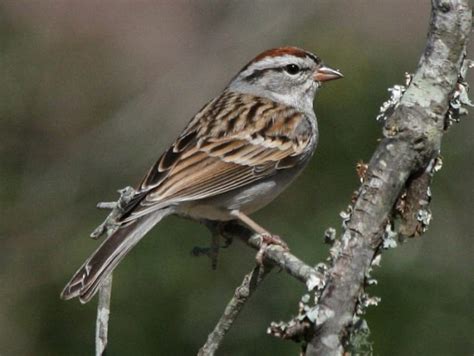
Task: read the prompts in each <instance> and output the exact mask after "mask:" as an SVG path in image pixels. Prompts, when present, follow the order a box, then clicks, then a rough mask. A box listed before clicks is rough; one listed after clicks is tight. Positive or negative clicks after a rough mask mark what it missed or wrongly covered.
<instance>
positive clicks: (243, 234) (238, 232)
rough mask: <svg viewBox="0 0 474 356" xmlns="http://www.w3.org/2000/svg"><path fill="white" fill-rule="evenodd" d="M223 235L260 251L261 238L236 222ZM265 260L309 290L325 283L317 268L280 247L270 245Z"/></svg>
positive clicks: (226, 227)
mask: <svg viewBox="0 0 474 356" xmlns="http://www.w3.org/2000/svg"><path fill="white" fill-rule="evenodd" d="M221 233H222V234H224V235H225V236H226V237H231V238H238V239H240V240H242V241H244V242H245V243H247V244H248V245H249V246H251V247H252V248H254V249H256V250H259V249H260V247H261V241H262V239H261V237H260V235H259V234H257V233H254V232H252V231H251V230H249V229H248V228H246V227H245V226H243V225H240V224H238V223H236V222H233V221H232V222H228V223H226V224H224V225H223V226H222V227H221ZM263 260H264V262H265V263H266V264H269V265H273V266H276V267H279V268H281V269H282V270H284V271H285V272H287V273H288V274H289V275H290V276H293V277H294V278H296V279H297V280H299V281H300V282H303V283H305V284H306V286H307V287H308V289H309V290H312V289H313V288H314V287H315V286H319V285H321V284H323V283H324V278H325V277H324V275H323V274H322V273H320V272H318V271H317V270H316V269H315V268H313V267H311V266H309V265H307V264H306V263H304V262H303V261H301V260H300V259H299V258H298V257H296V256H295V255H293V254H292V253H290V252H289V251H287V250H285V249H284V248H283V247H282V246H279V245H270V246H269V247H268V248H266V249H265V254H264V256H263Z"/></svg>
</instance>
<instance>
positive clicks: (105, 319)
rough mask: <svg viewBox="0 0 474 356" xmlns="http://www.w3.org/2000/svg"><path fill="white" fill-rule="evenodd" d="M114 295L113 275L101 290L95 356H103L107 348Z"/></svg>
mask: <svg viewBox="0 0 474 356" xmlns="http://www.w3.org/2000/svg"><path fill="white" fill-rule="evenodd" d="M111 294H112V274H110V275H109V276H107V277H106V278H105V279H104V282H103V283H102V286H101V287H100V289H99V301H98V303H97V319H96V324H95V327H96V329H95V355H96V356H103V355H104V354H105V350H106V348H107V331H108V329H109V315H110V297H111Z"/></svg>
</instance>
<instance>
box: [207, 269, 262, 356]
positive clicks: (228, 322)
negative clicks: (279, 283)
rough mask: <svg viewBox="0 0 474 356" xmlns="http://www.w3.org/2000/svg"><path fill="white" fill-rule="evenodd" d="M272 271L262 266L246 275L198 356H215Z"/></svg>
mask: <svg viewBox="0 0 474 356" xmlns="http://www.w3.org/2000/svg"><path fill="white" fill-rule="evenodd" d="M270 270H271V267H270V268H265V269H263V268H261V267H260V266H256V267H255V268H254V269H253V270H252V271H251V272H250V273H248V274H247V275H245V277H244V280H243V281H242V284H241V285H240V286H238V287H237V289H236V290H235V293H234V296H233V297H232V299H231V300H230V301H229V303H228V304H227V306H226V308H225V310H224V313H223V314H222V316H221V318H220V319H219V321H218V322H217V325H216V326H215V328H214V330H213V331H212V332H211V333H210V334H209V336H208V337H207V341H206V343H205V344H204V346H203V347H201V349H200V350H199V352H198V356H212V355H214V353H215V352H216V351H217V348H218V347H219V346H220V344H221V342H222V341H223V339H224V336H225V334H226V333H227V332H228V331H229V329H230V328H231V326H232V325H233V323H234V321H235V319H236V318H237V316H238V315H239V314H240V312H241V311H242V309H243V307H244V305H245V303H246V302H247V301H248V300H249V298H250V297H251V296H252V294H253V292H254V291H255V290H256V289H257V286H258V285H259V284H260V282H262V280H263V278H264V277H265V276H266V275H267V274H268V273H269V272H270Z"/></svg>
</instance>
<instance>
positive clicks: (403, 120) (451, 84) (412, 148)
mask: <svg viewBox="0 0 474 356" xmlns="http://www.w3.org/2000/svg"><path fill="white" fill-rule="evenodd" d="M471 16H472V11H471V9H470V7H469V5H468V1H467V0H433V1H432V13H431V22H430V29H429V36H428V40H427V45H426V48H425V52H424V54H423V56H422V57H421V59H420V62H419V64H418V68H417V71H416V73H415V75H414V77H413V79H412V81H411V83H410V85H409V87H408V88H407V90H406V92H405V93H404V94H403V96H402V98H401V100H400V102H399V103H398V105H397V106H396V107H395V110H394V111H393V113H392V114H391V115H390V116H389V117H388V118H387V119H386V121H385V127H384V136H385V137H384V138H383V140H382V141H381V143H380V144H379V146H378V147H377V149H376V151H375V153H374V155H373V156H372V159H371V161H370V163H369V166H368V170H367V173H366V178H365V180H364V182H363V184H362V185H361V187H360V188H359V191H358V196H357V200H356V201H355V203H354V205H353V210H352V215H351V216H350V219H349V221H348V222H347V227H346V229H345V231H344V233H343V235H342V237H341V242H342V244H341V251H340V254H339V255H338V257H337V258H336V259H335V260H334V262H333V265H332V267H331V268H330V270H329V279H328V281H327V284H326V287H325V289H324V291H323V293H322V295H321V298H320V300H319V304H320V305H322V306H324V307H325V308H327V309H328V310H331V311H332V312H333V314H332V317H331V318H329V319H327V320H326V321H325V322H324V323H322V325H315V326H314V334H313V336H312V338H311V339H310V340H309V344H308V347H307V350H306V355H307V356H309V355H311V356H313V355H342V354H343V352H344V349H345V347H346V346H347V343H346V342H347V340H348V336H349V334H350V330H349V328H350V326H351V324H352V321H353V315H354V313H355V310H356V306H357V300H358V299H359V298H360V296H361V295H362V293H363V289H364V280H365V277H366V275H367V273H368V271H369V269H370V266H371V263H372V260H373V259H374V256H375V255H376V253H377V251H378V249H379V247H380V246H381V244H382V242H383V236H384V231H385V226H386V225H387V222H388V221H389V219H390V218H391V215H392V212H393V208H394V205H395V202H396V201H397V199H398V197H399V196H400V195H401V193H402V192H403V190H404V188H405V186H406V184H407V181H408V180H409V179H410V178H411V177H412V176H414V175H416V174H421V173H422V172H424V171H425V170H426V169H427V167H428V166H429V163H430V162H431V161H432V160H433V159H434V158H435V157H436V156H437V155H438V153H439V150H440V145H441V138H442V136H443V133H444V128H445V116H446V114H447V111H448V105H449V100H450V96H451V94H452V93H453V91H454V90H455V86H456V84H457V81H458V75H459V73H460V68H461V64H462V60H463V55H464V51H465V46H466V43H467V39H468V36H469V34H470V31H471Z"/></svg>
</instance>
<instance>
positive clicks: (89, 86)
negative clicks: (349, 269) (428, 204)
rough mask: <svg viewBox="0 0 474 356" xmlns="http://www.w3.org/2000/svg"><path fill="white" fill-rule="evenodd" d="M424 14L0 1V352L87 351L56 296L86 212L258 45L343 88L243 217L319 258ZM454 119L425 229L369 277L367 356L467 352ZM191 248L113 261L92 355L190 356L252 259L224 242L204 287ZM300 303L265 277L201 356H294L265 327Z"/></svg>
mask: <svg viewBox="0 0 474 356" xmlns="http://www.w3.org/2000/svg"><path fill="white" fill-rule="evenodd" d="M429 13H430V8H429V2H428V1H415V2H414V1H410V0H402V1H397V2H396V3H394V2H393V1H388V0H386V1H371V2H369V1H355V2H354V1H329V0H326V1H317V2H316V1H313V2H310V1H292V2H289V1H276V0H275V1H258V2H251V1H226V2H219V1H215V0H214V1H201V2H198V1H194V2H191V1H174V2H171V1H170V2H165V1H161V2H157V1H132V0H129V1H126V0H123V1H118V2H111V1H93V0H84V1H53V0H51V1H48V0H42V1H13V0H12V1H8V0H6V1H5V0H4V1H2V2H1V3H0V77H1V85H0V98H1V100H0V130H1V131H0V132H1V140H0V159H1V166H0V181H1V184H0V210H1V217H0V219H1V220H0V240H1V241H0V243H1V245H0V246H1V249H0V330H1V333H0V353H1V354H2V355H85V354H91V353H92V350H93V341H94V323H95V308H96V305H95V301H94V302H92V303H89V304H87V305H80V304H79V302H77V301H70V302H64V301H61V300H59V292H60V291H61V289H62V288H63V286H64V284H65V283H66V282H67V280H68V279H69V278H70V277H71V275H72V273H73V272H74V271H75V270H76V269H77V268H78V267H79V266H80V265H81V264H82V262H83V261H84V259H85V258H86V257H87V256H88V255H89V254H90V253H91V252H92V251H93V250H94V249H95V248H96V246H97V242H96V241H93V240H92V239H90V238H88V235H89V233H90V232H91V231H92V230H93V228H95V227H96V226H97V225H98V224H99V223H100V222H101V221H102V220H103V218H104V217H105V215H106V212H103V211H99V210H96V209H95V204H96V203H97V202H98V201H110V200H116V199H117V197H118V195H117V194H116V190H117V189H119V188H121V187H124V186H126V185H135V184H136V183H137V182H138V181H139V180H140V179H141V177H142V175H143V174H144V173H145V172H146V170H148V168H149V166H150V165H151V164H152V163H153V162H154V160H155V159H156V158H157V157H158V156H159V155H160V153H161V152H162V150H163V149H164V148H165V147H166V146H167V145H168V144H170V143H171V142H172V140H173V139H174V138H175V137H176V135H177V134H178V133H179V131H180V130H181V129H182V128H183V126H184V125H185V124H186V122H187V121H188V120H189V119H190V118H191V117H192V116H193V114H194V113H195V112H196V111H197V110H198V109H199V108H200V107H201V106H202V105H203V104H204V103H205V102H206V101H208V100H209V99H211V98H212V97H214V96H215V95H217V94H218V93H219V92H220V91H221V90H222V89H223V87H224V86H225V85H226V84H227V82H228V81H229V80H230V78H231V77H232V76H233V75H234V74H235V73H236V72H237V71H238V70H240V68H241V67H242V66H243V65H244V64H245V63H246V62H247V61H249V60H250V59H252V58H253V57H254V56H255V55H256V54H257V53H259V52H261V51H262V50H265V49H267V48H271V47H275V46H281V45H296V46H301V47H304V48H306V49H308V50H310V51H314V52H316V53H317V54H318V55H320V56H321V57H322V58H323V59H324V60H325V62H326V63H327V64H329V65H330V66H333V67H335V68H340V69H341V70H342V72H343V73H344V75H345V79H344V80H342V81H337V82H334V83H330V84H329V85H326V86H325V87H324V90H321V91H320V92H319V96H318V100H317V101H318V102H317V107H316V113H317V116H318V118H319V125H320V132H321V139H320V146H319V149H318V151H317V153H316V155H315V157H314V159H313V160H312V163H311V164H310V166H309V167H308V168H307V169H306V171H305V172H304V174H303V175H302V176H301V177H300V178H299V179H298V180H297V181H296V182H295V183H294V184H293V185H292V186H291V187H290V188H289V189H288V190H287V191H286V192H285V193H284V194H282V196H281V197H279V198H278V199H277V200H276V201H275V202H273V203H272V204H271V205H270V206H268V207H267V208H266V209H264V210H263V211H260V212H259V213H257V214H255V216H254V218H255V219H256V220H257V221H258V222H260V223H261V224H262V225H263V226H265V227H266V228H268V229H269V230H270V231H272V232H274V233H276V234H278V235H280V236H282V237H283V238H284V239H285V240H286V241H288V242H289V244H290V247H291V249H292V251H293V252H294V253H295V254H296V255H297V256H299V257H301V258H302V259H303V260H305V261H307V262H308V263H311V264H315V263H317V262H321V261H323V260H324V259H325V258H326V256H327V254H328V247H327V246H326V245H324V244H323V242H322V240H323V233H324V230H325V229H326V228H328V227H330V226H333V227H336V228H338V231H340V224H341V220H340V218H339V215H338V214H339V212H340V211H341V210H343V209H345V208H346V206H347V204H348V202H349V199H350V196H351V194H352V191H353V190H354V189H356V188H357V186H358V184H359V183H358V179H357V177H356V174H355V165H356V163H357V162H358V161H359V160H364V161H368V160H369V158H370V155H371V153H372V152H373V150H374V148H375V147H376V145H377V139H378V138H379V137H380V135H381V134H380V131H381V127H380V125H379V124H378V123H377V122H376V121H375V116H376V114H377V112H378V108H379V106H380V104H381V103H382V102H383V101H384V100H385V99H386V98H387V96H388V92H387V88H388V87H390V86H392V85H394V84H397V83H403V80H404V79H403V78H404V73H405V71H408V72H412V71H414V70H415V68H416V64H417V62H418V59H419V56H420V54H421V52H422V50H423V48H424V43H425V38H426V33H427V27H428V20H429ZM471 48H472V46H471ZM470 53H471V54H470V56H471V58H472V57H473V56H474V53H473V51H472V50H471V52H470ZM472 79H473V76H472V73H471V75H470V77H469V80H470V81H471V83H472ZM473 113H474V110H471V114H470V116H469V117H465V118H464V120H463V121H462V123H461V124H460V125H455V126H453V127H452V128H451V129H450V130H449V132H448V133H447V135H446V136H445V139H444V143H443V144H444V147H443V152H442V155H443V157H444V167H443V169H442V170H441V172H439V173H438V174H437V175H436V176H435V180H434V185H433V187H432V191H433V203H432V210H433V213H434V220H433V222H432V224H431V227H430V230H429V231H428V233H426V234H425V235H424V236H423V237H422V238H417V239H413V240H410V241H408V242H407V243H405V244H403V245H401V246H399V247H398V248H396V249H395V250H390V251H388V252H386V253H385V254H384V255H383V259H382V268H380V269H378V270H377V271H376V272H375V276H376V277H377V279H378V280H379V285H378V286H376V287H372V288H370V290H369V292H370V293H371V294H372V295H377V296H380V297H381V298H382V302H381V304H380V306H378V307H376V308H370V309H369V310H368V313H367V320H368V323H369V326H370V328H371V330H372V334H371V341H372V342H374V346H373V348H374V354H376V355H420V354H423V355H467V354H472V352H473V350H474V339H473V338H472V335H473V334H472V332H473V329H474V308H473V307H472V301H473V300H474V275H473V270H472V262H473V257H474V248H473V246H474V244H473V242H472V241H473V238H474V233H473V228H474V224H473V218H472V214H473V211H474V209H473V208H474V188H473V184H472V183H473V178H474V154H473V153H474V140H473V137H472V133H473V132H474V122H473ZM208 242H209V233H208V232H207V230H206V229H205V228H204V227H202V226H200V225H198V224H196V223H193V222H191V221H187V220H183V219H179V218H175V217H171V218H168V219H166V220H165V221H164V222H163V223H161V224H160V225H159V226H158V227H156V228H155V229H154V230H153V232H152V233H151V234H150V235H149V237H147V238H146V239H145V240H144V241H142V242H141V243H140V244H139V245H138V246H137V248H136V249H135V250H134V251H132V253H130V255H129V256H128V257H127V258H126V259H125V260H124V262H123V263H122V264H121V265H120V267H119V268H118V269H117V271H116V273H115V276H114V290H113V297H112V315H111V323H110V346H109V354H110V355H173V354H179V355H192V354H195V353H196V351H197V350H198V348H199V347H200V346H201V345H202V344H203V343H204V341H205V339H206V336H207V334H208V332H209V331H210V330H211V329H212V327H213V326H214V324H215V322H216V321H217V319H218V318H219V316H220V315H221V313H222V311H223V308H224V306H225V304H226V303H227V301H228V300H229V298H230V297H231V295H232V294H233V291H234V289H235V287H236V286H237V285H238V284H239V283H240V282H241V280H242V278H243V275H244V274H245V273H247V272H248V271H249V270H250V269H251V268H252V266H253V264H254V256H255V252H254V251H252V250H250V249H249V248H247V247H246V246H243V245H242V244H241V243H240V242H235V243H234V244H233V245H232V247H230V248H228V249H227V250H224V251H222V253H221V255H220V260H219V268H218V269H217V270H216V271H213V270H211V268H210V261H209V260H208V259H207V258H205V257H200V258H193V257H191V256H190V250H191V249H192V248H193V247H194V246H196V245H197V246H205V245H206V244H208ZM303 293H304V288H303V286H302V285H301V284H300V283H298V282H296V281H294V280H293V279H292V278H290V277H288V276H287V275H286V274H285V273H272V275H271V276H270V277H268V279H267V280H266V281H265V282H264V284H263V285H262V288H260V289H259V290H258V291H257V293H256V294H255V295H254V297H253V298H252V301H251V303H249V305H247V306H246V308H245V310H244V311H243V313H242V314H241V316H240V318H239V320H238V322H237V323H236V325H235V327H234V328H233V329H232V330H231V332H230V333H229V335H228V337H227V338H226V340H225V343H224V344H223V346H222V349H221V350H220V354H221V355H296V354H297V352H298V350H299V346H298V345H297V344H294V343H291V342H284V341H281V340H277V339H273V338H272V337H270V336H267V335H266V333H265V329H266V327H267V326H268V325H269V323H270V322H271V321H279V320H288V319H289V318H290V317H291V316H292V315H294V314H295V313H296V312H297V303H298V300H299V298H300V297H301V295H302V294H303Z"/></svg>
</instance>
